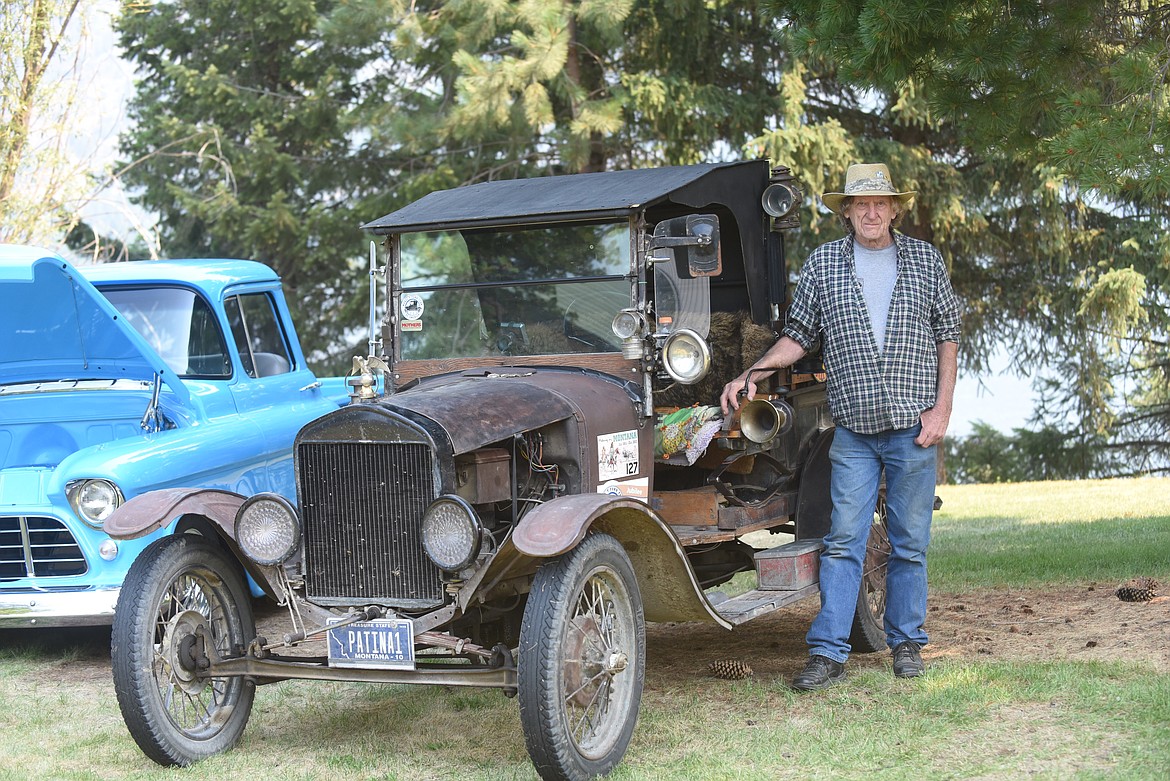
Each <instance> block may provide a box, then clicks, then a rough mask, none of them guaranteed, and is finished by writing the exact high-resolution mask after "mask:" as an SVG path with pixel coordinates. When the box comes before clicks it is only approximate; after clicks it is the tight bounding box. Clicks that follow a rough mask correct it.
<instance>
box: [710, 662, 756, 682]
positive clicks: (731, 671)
mask: <svg viewBox="0 0 1170 781" xmlns="http://www.w3.org/2000/svg"><path fill="white" fill-rule="evenodd" d="M707 669H708V670H710V671H711V674H712V675H714V676H715V677H716V678H723V679H725V680H728V681H738V680H742V679H743V678H750V677H751V675H752V668H751V667H749V666H748V665H747V664H746V663H744V662H741V661H740V660H738V659H716V660H715V661H713V662H711V664H709V665H707Z"/></svg>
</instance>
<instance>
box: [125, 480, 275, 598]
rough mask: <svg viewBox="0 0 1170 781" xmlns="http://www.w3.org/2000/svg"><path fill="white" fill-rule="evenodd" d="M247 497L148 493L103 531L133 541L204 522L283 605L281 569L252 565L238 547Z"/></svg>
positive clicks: (200, 491)
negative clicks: (178, 524) (184, 521)
mask: <svg viewBox="0 0 1170 781" xmlns="http://www.w3.org/2000/svg"><path fill="white" fill-rule="evenodd" d="M244 499H245V497H243V496H241V495H240V494H237V493H233V492H231V491H221V490H219V489H215V488H164V489H160V490H158V491H147V492H146V493H144V494H139V495H138V496H135V497H133V498H132V499H130V500H128V501H127V502H126V503H125V504H123V505H122V506H121V507H119V508H118V509H117V510H114V512H113V513H112V514H111V515H110V517H109V518H107V519H106V520H105V523H104V524H103V525H102V528H103V530H104V531H105V533H106V534H108V535H109V536H110V537H111V538H112V539H115V540H133V539H136V538H138V537H144V536H146V535H147V534H150V533H151V532H154V531H157V530H158V529H161V528H163V527H164V526H166V525H167V524H169V523H170V522H171V521H172V520H174V519H176V518H201V519H203V520H205V521H207V523H205V524H202V525H200V527H199V528H200V529H204V528H207V527H210V529H211V530H212V531H214V532H215V534H216V536H217V537H218V538H219V541H220V543H221V544H222V545H223V546H224V547H225V548H226V549H227V550H229V551H230V552H231V553H232V555H233V556H235V558H236V560H237V561H239V562H240V564H241V565H242V566H243V568H244V570H245V571H246V572H247V573H248V574H249V575H251V576H252V579H253V580H254V581H256V584H257V585H258V586H260V588H261V589H262V590H263V591H264V593H265V594H267V595H268V596H270V597H272V598H273V599H275V600H276V601H277V602H283V599H284V598H285V590H284V588H283V586H282V585H281V583H282V582H283V581H282V580H281V578H280V573H279V568H278V567H271V566H264V565H261V564H257V563H256V562H254V561H251V560H250V559H249V558H248V557H247V556H244V555H243V554H242V553H241V552H240V546H239V545H237V544H236V539H235V523H236V511H237V510H239V509H240V505H242V504H243V503H244Z"/></svg>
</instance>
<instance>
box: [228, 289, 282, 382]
mask: <svg viewBox="0 0 1170 781" xmlns="http://www.w3.org/2000/svg"><path fill="white" fill-rule="evenodd" d="M224 304H225V307H226V309H227V316H228V324H229V325H230V326H231V329H232V339H234V340H235V343H236V349H237V350H238V351H239V353H240V362H241V363H242V364H243V365H244V371H245V372H247V374H248V376H249V377H271V376H273V375H275V374H285V373H286V372H289V371H291V370H292V369H293V365H292V358H291V353H290V351H289V348H288V340H287V339H286V338H285V335H284V329H283V328H282V327H281V322H280V317H279V316H278V315H277V312H276V306H275V305H274V303H273V301H272V297H271V296H269V295H268V294H267V293H248V294H245V295H238V296H231V297H230V298H228V299H227V301H225V302H224Z"/></svg>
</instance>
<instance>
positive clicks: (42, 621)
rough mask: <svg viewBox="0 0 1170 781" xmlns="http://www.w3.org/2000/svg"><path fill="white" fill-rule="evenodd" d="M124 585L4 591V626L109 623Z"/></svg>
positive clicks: (0, 622) (0, 598)
mask: <svg viewBox="0 0 1170 781" xmlns="http://www.w3.org/2000/svg"><path fill="white" fill-rule="evenodd" d="M120 591H121V589H120V588H107V589H100V590H96V591H37V592H28V591H25V592H21V593H19V594H6V593H2V592H0V629H19V628H21V627H26V628H27V627H59V626H109V625H110V624H112V623H114V606H115V605H116V604H117V603H118V593H119V592H120Z"/></svg>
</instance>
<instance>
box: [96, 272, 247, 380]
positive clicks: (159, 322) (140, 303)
mask: <svg viewBox="0 0 1170 781" xmlns="http://www.w3.org/2000/svg"><path fill="white" fill-rule="evenodd" d="M101 292H102V295H104V296H105V297H106V298H108V299H109V300H110V303H111V304H113V305H114V306H115V307H117V309H118V311H119V312H121V313H122V316H123V317H124V318H126V320H127V322H129V323H130V325H132V326H133V327H134V330H135V331H137V332H138V333H140V334H142V338H143V339H145V340H146V341H147V343H148V344H150V346H151V347H153V348H154V350H155V352H157V353H158V354H159V355H160V356H161V357H162V359H163V360H164V361H166V363H167V366H170V367H171V371H173V372H175V373H176V374H178V375H179V376H181V377H203V378H224V377H230V376H231V375H232V363H231V358H230V357H229V356H228V351H227V346H226V344H225V343H224V340H223V333H222V332H221V331H220V328H219V324H218V323H217V322H216V320H215V312H213V311H212V309H211V306H210V305H209V304H208V303H207V302H206V301H204V300H203V298H202V297H201V296H199V295H197V294H196V293H195V292H194V291H193V290H187V289H186V288H178V287H151V288H103V289H102V291H101Z"/></svg>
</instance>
